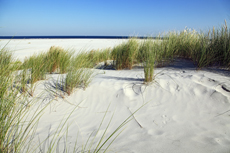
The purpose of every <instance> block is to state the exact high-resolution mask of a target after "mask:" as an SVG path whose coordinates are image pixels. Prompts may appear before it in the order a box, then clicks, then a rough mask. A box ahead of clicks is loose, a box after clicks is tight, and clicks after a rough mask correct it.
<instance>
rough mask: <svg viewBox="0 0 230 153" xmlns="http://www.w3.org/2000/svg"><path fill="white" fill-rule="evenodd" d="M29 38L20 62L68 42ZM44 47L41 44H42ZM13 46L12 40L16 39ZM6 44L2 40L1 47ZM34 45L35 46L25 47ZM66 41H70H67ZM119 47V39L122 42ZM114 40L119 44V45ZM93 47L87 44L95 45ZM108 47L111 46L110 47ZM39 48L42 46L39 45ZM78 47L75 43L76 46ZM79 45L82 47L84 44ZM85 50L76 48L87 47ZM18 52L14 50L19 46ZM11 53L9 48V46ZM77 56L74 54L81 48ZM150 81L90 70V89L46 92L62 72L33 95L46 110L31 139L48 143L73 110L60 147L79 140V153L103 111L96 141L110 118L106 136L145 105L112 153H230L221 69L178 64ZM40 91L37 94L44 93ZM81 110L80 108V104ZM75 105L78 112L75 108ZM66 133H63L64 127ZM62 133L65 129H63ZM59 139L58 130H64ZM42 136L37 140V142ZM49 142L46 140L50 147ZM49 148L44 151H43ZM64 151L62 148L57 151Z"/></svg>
mask: <svg viewBox="0 0 230 153" xmlns="http://www.w3.org/2000/svg"><path fill="white" fill-rule="evenodd" d="M29 41H30V42H31V44H28V42H27V40H25V41H22V42H18V43H19V44H20V45H21V47H22V48H21V49H22V50H20V51H18V52H15V53H16V56H18V57H20V58H21V59H23V58H24V57H25V56H28V55H30V54H31V53H32V52H36V50H37V49H38V48H39V49H40V50H43V49H46V50H48V49H49V47H50V46H52V45H58V46H62V45H63V46H62V47H65V45H67V46H68V47H72V46H71V45H70V44H72V45H75V43H74V42H71V41H72V40H69V42H66V41H65V43H66V44H61V40H55V41H54V40H49V41H48V40H29ZM52 41H54V42H53V43H51V44H50V43H48V45H46V46H45V43H47V42H52ZM88 41H90V40H84V41H82V42H81V41H78V44H85V45H86V44H90V42H88ZM109 41H110V40H106V41H104V40H100V41H95V40H93V41H92V42H94V43H93V44H94V45H95V46H94V47H95V48H103V47H112V46H110V45H111V44H113V45H114V44H117V43H118V42H117V41H111V42H110V43H109ZM13 42H14V40H13ZM2 43H3V42H2V41H1V44H2ZM33 43H35V46H33V47H35V49H33V50H32V52H29V48H27V49H25V48H23V44H24V45H25V46H26V47H28V46H29V45H32V44H33ZM68 43H70V44H68ZM119 43H121V42H119ZM119 43H118V44H119ZM93 44H91V45H92V46H93ZM107 45H108V46H107ZM41 46H43V47H41ZM79 46H80V45H79ZM83 46H84V45H83ZM83 46H82V45H81V46H80V47H81V49H82V48H84V47H83ZM15 47H16V50H17V49H18V48H17V46H15ZM9 48H12V46H9ZM78 51H79V50H78ZM155 74H156V77H155V81H154V82H153V83H152V84H149V85H145V84H143V80H144V74H143V68H138V67H136V68H134V69H132V70H120V71H115V70H95V77H94V78H93V80H92V82H91V83H90V85H89V87H88V88H86V89H85V90H84V89H77V90H76V91H75V92H74V93H73V94H72V95H71V96H65V98H64V99H63V98H61V97H60V93H59V92H58V91H57V94H56V96H55V94H54V93H53V92H50V91H51V90H53V89H54V88H53V87H51V86H50V84H52V83H53V82H56V81H55V80H57V79H58V78H59V77H60V75H58V74H53V75H48V76H47V77H48V78H49V79H48V80H46V81H39V82H38V83H37V88H36V91H35V95H37V96H36V97H37V103H36V104H35V105H34V106H32V107H31V108H30V109H31V112H33V111H34V110H35V109H36V108H37V107H38V106H40V104H42V106H46V105H47V104H48V106H47V108H46V109H45V110H44V114H43V116H42V117H41V119H40V122H39V125H38V127H37V130H36V134H35V138H34V142H33V144H32V145H34V146H37V145H38V144H39V140H40V142H41V140H43V139H45V138H47V136H48V135H49V134H52V133H54V132H55V130H56V129H57V128H58V126H59V124H60V123H61V122H62V121H63V118H64V119H65V118H67V116H68V114H70V113H71V112H72V110H73V109H74V108H76V110H74V112H73V113H72V115H71V116H70V118H69V119H68V122H67V124H66V125H68V133H67V135H66V134H64V136H62V135H60V136H62V139H61V140H60V142H59V147H60V150H61V148H62V149H63V146H64V147H65V146H67V148H68V149H69V151H70V152H71V151H72V150H73V146H74V143H75V142H76V140H77V148H78V151H80V150H81V148H82V145H84V144H85V143H86V142H87V139H88V138H89V136H90V135H91V139H90V142H91V141H92V140H93V138H94V136H95V134H96V132H95V131H96V130H97V129H98V127H99V126H100V123H101V121H102V118H103V116H104V114H105V112H106V110H107V108H108V106H109V105H110V107H109V110H108V112H107V114H106V117H105V120H104V122H103V124H102V126H101V128H100V130H99V132H98V135H97V136H96V137H95V143H94V145H93V147H92V148H94V146H95V145H96V144H97V143H96V142H98V140H99V139H100V137H101V136H102V134H103V132H104V130H105V129H106V127H107V125H108V123H109V121H110V120H111V117H112V115H114V116H113V118H112V121H111V124H110V127H109V129H108V131H107V135H106V137H108V136H109V134H111V133H112V132H113V131H114V130H115V129H116V128H117V127H118V126H119V125H120V124H121V123H122V122H123V121H124V120H125V119H126V118H127V117H128V116H130V115H131V114H132V113H133V112H134V111H135V110H137V109H138V108H140V107H141V106H142V105H143V104H145V103H147V104H146V105H145V106H144V107H142V108H141V109H140V110H139V111H138V112H137V113H135V114H134V119H133V120H132V121H130V122H129V123H128V124H127V125H126V126H125V129H124V130H123V132H122V133H121V134H120V135H119V136H118V138H117V139H116V140H115V141H114V142H113V144H112V145H111V147H110V150H109V151H111V152H124V153H125V152H128V153H131V152H132V153H143V152H144V153H152V152H156V153H172V152H175V153H212V152H213V153H217V152H218V153H219V152H220V153H229V152H230V77H229V76H230V74H229V72H227V71H224V70H217V69H212V70H200V71H196V70H195V67H194V66H193V64H192V63H191V62H190V61H186V60H181V59H178V60H176V61H175V62H174V63H173V64H172V65H169V66H167V67H163V68H157V69H156V70H155ZM41 93H42V94H41ZM77 105H78V106H77ZM76 106H77V107H76ZM65 129H66V128H65ZM63 133H65V132H63ZM61 134H62V133H61ZM38 138H39V139H38ZM50 141H51V138H50V139H49V141H48V140H47V141H46V143H47V144H48V143H50ZM47 144H46V145H42V146H41V149H42V150H46V149H47ZM60 152H61V151H60Z"/></svg>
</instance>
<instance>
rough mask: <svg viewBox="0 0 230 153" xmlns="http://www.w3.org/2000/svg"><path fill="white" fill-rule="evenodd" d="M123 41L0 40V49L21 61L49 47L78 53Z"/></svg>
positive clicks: (122, 40) (107, 46) (112, 45)
mask: <svg viewBox="0 0 230 153" xmlns="http://www.w3.org/2000/svg"><path fill="white" fill-rule="evenodd" d="M125 41H127V39H12V40H9V39H0V48H3V47H4V46H5V45H6V44H7V45H6V49H8V50H9V51H13V52H14V56H15V58H18V59H19V60H21V61H23V59H24V58H25V57H28V56H31V55H33V54H34V53H39V52H44V51H48V50H49V48H50V47H51V46H60V47H63V48H65V49H69V50H75V51H76V52H80V51H89V50H92V49H95V50H97V49H104V48H109V47H114V46H116V45H118V44H120V43H122V42H125Z"/></svg>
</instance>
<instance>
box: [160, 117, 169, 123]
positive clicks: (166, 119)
mask: <svg viewBox="0 0 230 153" xmlns="http://www.w3.org/2000/svg"><path fill="white" fill-rule="evenodd" d="M161 118H162V119H163V121H162V123H163V124H167V122H168V121H170V119H169V118H168V117H167V115H162V116H161Z"/></svg>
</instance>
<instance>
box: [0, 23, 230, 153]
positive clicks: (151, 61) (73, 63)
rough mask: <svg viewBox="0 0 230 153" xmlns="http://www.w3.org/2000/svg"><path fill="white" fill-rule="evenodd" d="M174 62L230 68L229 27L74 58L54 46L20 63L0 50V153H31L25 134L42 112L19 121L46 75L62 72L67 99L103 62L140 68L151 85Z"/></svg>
mask: <svg viewBox="0 0 230 153" xmlns="http://www.w3.org/2000/svg"><path fill="white" fill-rule="evenodd" d="M175 58H186V59H190V60H192V61H193V63H194V65H195V66H196V67H197V70H200V69H202V68H205V67H211V66H215V67H220V68H226V69H228V70H229V69H230V29H229V28H228V27H227V23H226V22H225V24H224V25H223V26H222V27H221V28H219V29H218V28H213V29H212V30H210V31H209V32H208V33H199V32H196V31H194V30H189V29H185V30H183V31H181V32H169V33H167V34H165V35H162V36H161V35H160V36H159V37H158V38H156V39H152V38H148V39H145V40H138V39H135V38H130V39H129V40H128V42H127V43H123V44H120V45H118V46H116V47H114V48H106V49H103V50H92V51H90V52H81V53H79V54H77V55H74V54H73V51H68V50H65V49H63V48H61V47H54V46H53V47H51V48H50V50H49V51H48V52H43V53H40V54H35V55H33V56H31V57H29V58H27V59H25V60H24V62H19V61H16V60H14V59H13V55H12V54H11V53H10V52H8V51H7V50H5V49H4V48H3V49H1V51H0V70H1V73H0V102H1V103H0V152H22V151H24V152H26V151H27V152H29V150H25V149H27V148H25V146H28V145H27V144H26V143H27V142H28V141H27V139H28V135H29V134H30V133H31V132H33V130H36V128H35V127H36V124H37V122H38V120H39V116H40V113H41V111H42V110H38V111H37V112H36V113H35V114H34V115H33V116H32V118H31V117H30V120H29V124H22V123H21V121H22V120H24V118H26V117H28V116H26V114H27V112H28V110H29V106H30V105H32V104H33V103H35V102H36V100H35V98H34V99H33V96H34V90H35V88H36V82H38V81H40V80H45V79H46V76H47V75H48V74H60V75H63V74H66V75H65V77H60V81H59V83H60V84H61V87H62V88H60V92H62V93H64V94H63V95H64V96H63V97H65V96H69V95H71V93H72V92H73V91H74V89H75V88H84V89H86V88H87V87H88V86H89V84H90V82H91V80H92V79H93V76H94V75H95V74H94V71H93V70H94V69H95V68H98V65H99V63H102V62H103V63H104V66H103V67H105V68H106V67H107V66H110V68H111V67H112V68H113V69H114V70H122V69H132V68H133V66H135V65H141V66H143V70H144V76H143V79H144V82H143V83H150V82H152V81H153V80H154V69H155V68H156V67H159V66H165V65H167V64H169V63H173V61H174V59H175ZM109 61H112V62H110V63H109ZM28 98H30V100H28ZM31 99H32V100H31ZM129 119H130V118H128V119H127V120H126V121H128V120H129ZM125 123H127V122H125ZM122 125H123V123H122ZM25 129H26V130H25ZM119 129H120V127H119V128H118V130H119ZM115 132H117V131H115ZM113 134H114V133H113ZM100 144H103V145H106V144H105V143H102V142H100V143H99V145H98V146H97V148H96V152H97V151H98V149H100V148H101V147H102V146H100ZM109 146H110V144H109ZM92 150H93V149H92Z"/></svg>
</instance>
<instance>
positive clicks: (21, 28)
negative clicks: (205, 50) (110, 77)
mask: <svg viewBox="0 0 230 153" xmlns="http://www.w3.org/2000/svg"><path fill="white" fill-rule="evenodd" d="M225 19H226V20H227V22H228V23H230V0H157V1H155V0H0V36H7V35H8V36H35V35H38V36H39V35H45V36H46V35H54V36H55V35H88V36H89V35H91V36H93V35H99V36H100V35H104V36H132V35H135V36H136V35H138V36H150V35H151V36H155V35H157V34H159V33H162V32H164V31H172V30H177V31H178V30H183V29H184V28H185V27H186V26H187V27H188V28H191V29H195V30H197V31H200V30H203V31H205V30H208V29H209V28H212V27H213V26H215V27H219V26H221V25H222V24H224V20H225ZM228 25H230V24H228Z"/></svg>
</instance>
